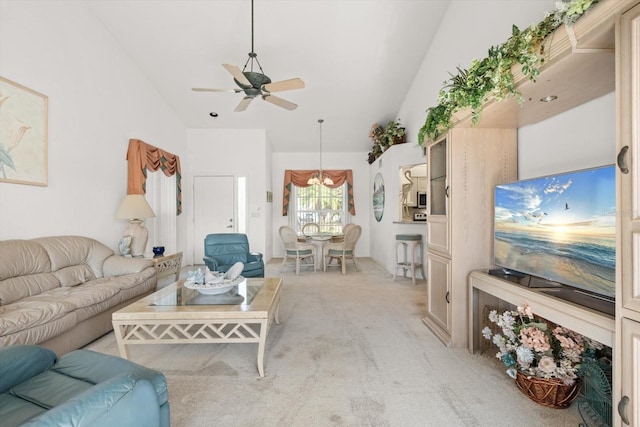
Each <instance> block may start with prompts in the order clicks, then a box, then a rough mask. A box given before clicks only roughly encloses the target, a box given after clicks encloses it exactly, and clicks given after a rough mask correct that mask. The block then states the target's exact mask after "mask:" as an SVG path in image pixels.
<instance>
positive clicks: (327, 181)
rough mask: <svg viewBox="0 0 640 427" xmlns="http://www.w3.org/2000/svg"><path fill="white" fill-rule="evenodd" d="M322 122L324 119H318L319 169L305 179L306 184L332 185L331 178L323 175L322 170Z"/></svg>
mask: <svg viewBox="0 0 640 427" xmlns="http://www.w3.org/2000/svg"><path fill="white" fill-rule="evenodd" d="M323 122H324V119H318V123H319V126H320V170H319V171H318V173H317V174H315V175H314V176H312V177H311V178H309V180H308V181H307V184H309V185H320V184H322V185H333V180H332V179H331V178H329V177H328V176H325V174H324V172H323V171H322V123H323Z"/></svg>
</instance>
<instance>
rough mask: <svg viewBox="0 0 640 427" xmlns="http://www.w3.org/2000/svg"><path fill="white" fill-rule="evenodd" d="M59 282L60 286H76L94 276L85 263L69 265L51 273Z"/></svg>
mask: <svg viewBox="0 0 640 427" xmlns="http://www.w3.org/2000/svg"><path fill="white" fill-rule="evenodd" d="M53 274H54V275H55V276H56V277H57V278H58V281H59V282H60V286H63V287H67V286H76V285H80V284H82V283H85V282H88V281H89V280H93V279H95V278H96V275H95V274H94V273H93V271H92V270H91V268H90V267H89V266H88V265H87V264H82V265H71V266H69V267H65V268H62V269H60V270H58V271H56V272H55V273H53Z"/></svg>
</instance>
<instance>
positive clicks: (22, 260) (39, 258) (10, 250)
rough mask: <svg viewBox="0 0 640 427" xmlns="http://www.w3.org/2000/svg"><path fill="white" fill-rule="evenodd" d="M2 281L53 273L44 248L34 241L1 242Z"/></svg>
mask: <svg viewBox="0 0 640 427" xmlns="http://www.w3.org/2000/svg"><path fill="white" fill-rule="evenodd" d="M0 259H2V263H0V280H6V279H10V278H12V277H19V276H27V275H30V274H36V273H48V272H51V261H50V260H49V255H48V254H47V252H46V251H45V250H44V248H43V247H42V246H41V245H39V244H38V243H36V242H34V241H32V240H3V241H0Z"/></svg>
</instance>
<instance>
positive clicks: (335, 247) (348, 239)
mask: <svg viewBox="0 0 640 427" xmlns="http://www.w3.org/2000/svg"><path fill="white" fill-rule="evenodd" d="M361 234H362V227H361V226H359V225H357V224H351V225H349V227H346V226H345V232H344V242H338V243H333V242H331V243H327V244H325V245H324V247H323V250H322V252H323V253H322V261H323V270H324V271H327V266H329V267H330V266H331V261H333V259H338V260H339V261H340V265H341V267H342V274H347V263H346V260H347V259H351V260H353V264H354V265H355V267H356V270H358V271H360V267H358V261H357V260H356V254H355V247H356V243H358V239H359V238H360V235H361Z"/></svg>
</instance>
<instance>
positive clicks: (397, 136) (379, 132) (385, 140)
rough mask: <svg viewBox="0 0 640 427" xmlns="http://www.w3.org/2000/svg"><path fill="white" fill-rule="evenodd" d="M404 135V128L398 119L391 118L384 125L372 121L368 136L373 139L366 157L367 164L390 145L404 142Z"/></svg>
mask: <svg viewBox="0 0 640 427" xmlns="http://www.w3.org/2000/svg"><path fill="white" fill-rule="evenodd" d="M405 135H406V130H405V128H404V127H403V126H402V125H401V124H400V120H391V121H390V122H389V123H387V126H385V127H383V126H381V125H379V124H378V123H374V124H373V126H371V130H370V131H369V138H371V139H372V140H373V147H372V148H371V151H370V152H369V155H368V159H367V161H368V162H369V164H371V163H373V162H374V161H375V160H376V159H377V158H378V157H380V156H381V155H382V153H383V152H384V150H386V149H387V148H389V147H390V146H392V145H394V144H399V143H401V142H404V140H405Z"/></svg>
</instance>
